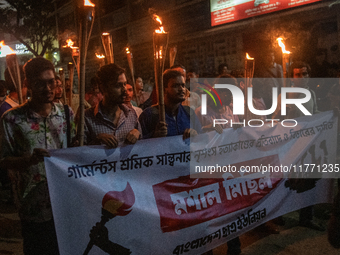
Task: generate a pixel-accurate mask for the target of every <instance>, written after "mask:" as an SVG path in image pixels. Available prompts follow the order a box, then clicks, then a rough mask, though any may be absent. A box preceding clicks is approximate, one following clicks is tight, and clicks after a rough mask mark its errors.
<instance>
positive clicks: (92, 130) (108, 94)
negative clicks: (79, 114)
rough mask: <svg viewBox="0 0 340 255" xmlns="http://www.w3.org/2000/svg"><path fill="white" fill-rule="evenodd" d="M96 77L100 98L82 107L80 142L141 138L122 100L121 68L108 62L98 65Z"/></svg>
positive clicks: (116, 143) (115, 142)
mask: <svg viewBox="0 0 340 255" xmlns="http://www.w3.org/2000/svg"><path fill="white" fill-rule="evenodd" d="M97 77H98V82H99V89H100V91H101V93H102V94H103V100H102V101H100V102H99V103H98V104H97V105H96V106H94V107H92V108H90V109H87V110H86V111H85V127H84V143H85V144H87V145H91V144H92V145H93V144H104V145H106V146H108V147H109V148H116V147H118V146H120V145H122V144H123V143H130V144H134V143H136V142H137V140H138V139H140V138H141V129H140V124H139V122H138V117H137V114H136V112H135V110H133V109H131V108H129V107H127V106H126V105H124V104H123V103H124V100H125V98H126V95H127V93H126V83H127V82H126V77H125V70H124V69H123V68H121V67H119V66H118V65H116V64H108V65H105V66H102V67H101V68H100V70H99V71H98V73H97Z"/></svg>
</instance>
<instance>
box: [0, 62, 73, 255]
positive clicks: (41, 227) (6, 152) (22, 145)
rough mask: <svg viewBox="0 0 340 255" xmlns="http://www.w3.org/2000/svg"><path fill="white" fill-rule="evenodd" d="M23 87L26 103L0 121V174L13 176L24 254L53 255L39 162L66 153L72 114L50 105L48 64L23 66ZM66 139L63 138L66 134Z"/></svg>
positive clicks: (50, 67)
mask: <svg viewBox="0 0 340 255" xmlns="http://www.w3.org/2000/svg"><path fill="white" fill-rule="evenodd" d="M24 72H25V81H24V87H27V88H28V89H31V92H32V98H31V100H29V101H27V102H26V103H24V104H22V105H20V106H18V107H15V108H12V109H11V110H9V111H7V112H5V113H4V114H3V116H2V119H1V134H2V136H1V160H0V168H1V169H10V170H11V171H16V173H18V176H19V178H18V180H17V183H16V185H15V187H16V190H15V194H14V196H15V201H16V202H17V203H16V204H17V205H18V207H19V216H20V220H21V229H22V236H23V246H24V247H23V248H24V249H23V250H24V254H25V255H36V254H50V255H52V254H55V255H57V254H59V251H58V243H57V236H56V233H55V228H54V221H53V215H52V208H51V202H50V197H49V192H48V187H47V179H46V172H45V165H44V157H48V156H49V153H48V150H49V149H62V148H66V147H67V144H68V141H69V139H71V138H73V137H74V136H75V125H74V122H73V112H72V110H71V109H70V111H69V116H68V117H67V113H65V109H64V107H63V106H62V105H61V104H57V103H53V99H54V95H55V87H56V80H55V74H54V66H53V64H52V63H51V62H50V61H48V60H47V59H44V58H42V57H37V58H33V59H31V60H29V61H28V62H27V63H26V64H25V66H24ZM66 134H67V135H66Z"/></svg>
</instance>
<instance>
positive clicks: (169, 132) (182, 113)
mask: <svg viewBox="0 0 340 255" xmlns="http://www.w3.org/2000/svg"><path fill="white" fill-rule="evenodd" d="M163 84H164V104H165V123H164V122H160V121H159V110H158V105H154V106H151V107H149V108H147V109H145V110H144V111H143V113H142V114H141V115H140V117H139V121H140V124H141V126H142V132H143V138H144V139H146V138H156V137H165V136H174V135H183V139H186V138H189V137H190V136H195V135H197V133H200V132H201V124H200V122H199V120H198V118H197V116H196V115H195V112H194V111H193V110H191V109H190V107H188V106H182V105H181V103H182V102H183V101H184V100H185V80H184V77H183V75H182V74H181V73H180V72H179V71H176V70H166V71H165V72H164V74H163ZM190 124H191V126H190Z"/></svg>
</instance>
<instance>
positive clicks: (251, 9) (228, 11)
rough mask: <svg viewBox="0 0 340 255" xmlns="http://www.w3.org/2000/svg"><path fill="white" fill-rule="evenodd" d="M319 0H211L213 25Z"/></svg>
mask: <svg viewBox="0 0 340 255" xmlns="http://www.w3.org/2000/svg"><path fill="white" fill-rule="evenodd" d="M319 1H321V0H255V1H254V0H210V12H211V26H217V25H222V24H225V23H229V22H233V21H237V20H241V19H246V18H250V17H254V16H257V15H261V14H266V13H271V12H275V11H281V10H284V9H288V8H292V7H296V6H301V5H305V4H310V3H314V2H319Z"/></svg>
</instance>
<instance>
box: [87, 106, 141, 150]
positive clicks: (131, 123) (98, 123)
mask: <svg viewBox="0 0 340 255" xmlns="http://www.w3.org/2000/svg"><path fill="white" fill-rule="evenodd" d="M101 107H102V104H101V102H100V103H99V104H97V105H96V106H95V107H92V108H90V109H87V110H86V111H85V127H84V142H85V143H86V144H93V142H95V141H96V137H97V135H99V134H103V133H104V134H111V135H113V136H115V137H116V138H117V139H118V145H122V144H123V143H124V142H125V139H126V136H127V134H128V133H129V132H130V131H131V130H133V129H137V130H138V131H139V132H140V133H142V131H141V128H140V124H139V122H138V117H137V113H136V111H135V110H134V109H131V108H129V107H127V106H126V105H124V104H121V105H119V108H120V109H121V110H122V111H121V113H120V116H119V120H118V124H117V126H115V125H114V124H113V122H112V121H111V120H110V119H108V118H107V117H106V116H105V115H104V114H103V112H102V110H101Z"/></svg>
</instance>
